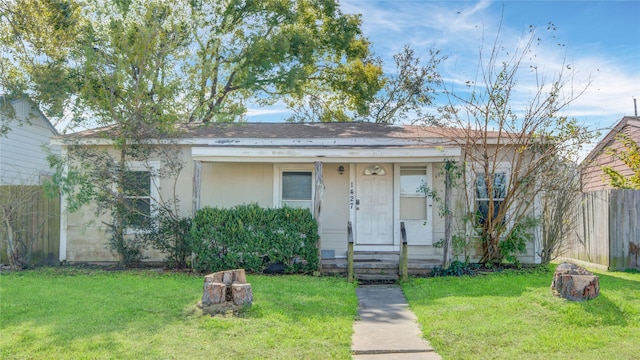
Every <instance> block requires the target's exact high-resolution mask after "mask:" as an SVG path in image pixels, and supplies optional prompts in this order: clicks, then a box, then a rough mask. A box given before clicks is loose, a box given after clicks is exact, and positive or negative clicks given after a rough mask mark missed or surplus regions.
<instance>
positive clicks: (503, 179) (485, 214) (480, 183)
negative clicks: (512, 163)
mask: <svg viewBox="0 0 640 360" xmlns="http://www.w3.org/2000/svg"><path fill="white" fill-rule="evenodd" d="M487 180H489V178H488V177H487V176H486V175H485V173H481V172H479V173H476V186H475V190H476V219H477V220H478V222H479V224H484V223H485V222H486V221H487V219H488V218H489V207H490V206H489V204H490V203H491V202H493V214H492V215H491V217H492V218H493V219H494V220H497V219H496V218H497V216H498V213H499V212H500V207H501V206H502V203H503V201H504V198H505V196H506V194H507V172H506V171H496V172H494V173H493V179H491V180H492V185H491V189H489V186H487ZM489 191H491V192H492V194H491V195H492V196H489ZM501 221H504V219H502V220H501Z"/></svg>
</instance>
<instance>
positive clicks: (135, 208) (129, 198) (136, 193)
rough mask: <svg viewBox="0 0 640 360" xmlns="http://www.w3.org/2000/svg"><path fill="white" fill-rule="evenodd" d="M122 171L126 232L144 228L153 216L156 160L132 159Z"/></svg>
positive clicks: (157, 164)
mask: <svg viewBox="0 0 640 360" xmlns="http://www.w3.org/2000/svg"><path fill="white" fill-rule="evenodd" d="M127 166H128V169H127V170H126V171H125V173H124V184H123V194H124V200H125V202H126V204H127V208H128V211H127V216H125V219H124V221H125V224H126V228H127V232H135V231H136V230H137V229H141V228H146V227H147V226H148V225H149V224H150V223H151V219H152V217H153V216H154V209H153V202H154V201H155V200H154V199H157V195H158V194H157V193H158V189H157V187H156V185H157V180H158V179H157V178H156V176H157V170H158V168H159V166H160V163H159V162H158V161H150V162H148V163H147V162H140V161H132V162H129V163H128V164H127Z"/></svg>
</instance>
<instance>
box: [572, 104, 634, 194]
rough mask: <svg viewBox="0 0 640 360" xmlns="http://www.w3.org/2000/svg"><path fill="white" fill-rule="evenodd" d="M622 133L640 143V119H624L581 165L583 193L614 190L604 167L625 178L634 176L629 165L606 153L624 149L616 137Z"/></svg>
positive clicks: (627, 117) (628, 117)
mask: <svg viewBox="0 0 640 360" xmlns="http://www.w3.org/2000/svg"><path fill="white" fill-rule="evenodd" d="M620 133H625V134H628V135H629V136H631V138H632V139H634V140H635V141H636V142H638V143H640V117H638V116H625V117H623V118H622V120H620V122H618V124H616V126H614V127H613V129H611V131H609V133H608V134H607V135H606V136H605V137H604V138H603V139H602V140H600V142H599V143H598V144H597V145H596V147H595V148H594V149H593V150H592V151H591V152H590V153H589V155H587V157H586V158H585V159H584V160H583V161H582V164H581V165H580V182H581V185H582V191H585V192H586V191H595V190H602V189H612V187H611V185H609V180H608V179H607V178H606V177H605V174H604V172H603V171H602V167H603V166H610V167H611V168H613V169H614V170H616V171H618V172H619V173H620V174H621V175H623V176H630V175H632V170H631V169H630V168H629V167H628V166H627V165H625V164H624V163H623V162H622V161H620V160H619V159H615V158H613V157H612V156H611V155H607V154H606V153H605V152H606V149H607V148H615V149H620V148H622V146H621V145H620V143H619V142H618V141H616V135H618V134H620Z"/></svg>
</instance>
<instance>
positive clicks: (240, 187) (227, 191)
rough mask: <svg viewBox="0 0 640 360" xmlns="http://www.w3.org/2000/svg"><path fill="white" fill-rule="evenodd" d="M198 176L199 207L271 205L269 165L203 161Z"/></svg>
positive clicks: (271, 165) (270, 167) (271, 186)
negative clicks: (199, 183) (200, 173)
mask: <svg viewBox="0 0 640 360" xmlns="http://www.w3.org/2000/svg"><path fill="white" fill-rule="evenodd" d="M201 176H202V185H201V189H200V194H201V195H200V204H201V206H202V207H204V206H210V207H220V208H229V207H232V206H236V205H242V204H252V203H257V204H258V205H260V206H263V207H272V206H273V204H272V199H273V164H270V163H215V162H204V163H203V164H202V175H201Z"/></svg>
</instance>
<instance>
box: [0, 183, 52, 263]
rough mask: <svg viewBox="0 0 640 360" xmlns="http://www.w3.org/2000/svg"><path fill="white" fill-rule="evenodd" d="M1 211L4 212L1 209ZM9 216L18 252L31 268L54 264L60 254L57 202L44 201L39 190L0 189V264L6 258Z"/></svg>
mask: <svg viewBox="0 0 640 360" xmlns="http://www.w3.org/2000/svg"><path fill="white" fill-rule="evenodd" d="M2 208H4V212H3V209H2ZM9 212H12V214H11V217H10V219H11V222H12V226H13V227H14V228H15V231H14V233H16V234H18V237H19V241H20V246H21V251H23V252H26V253H30V254H31V256H30V263H31V264H32V265H52V264H57V263H58V259H59V250H60V198H59V197H56V198H48V197H47V196H46V194H45V193H44V191H43V190H42V187H41V186H31V185H26V186H0V220H2V222H3V223H2V224H0V263H2V264H9V259H8V257H7V239H8V234H7V225H6V220H7V216H9V215H8V214H9Z"/></svg>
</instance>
